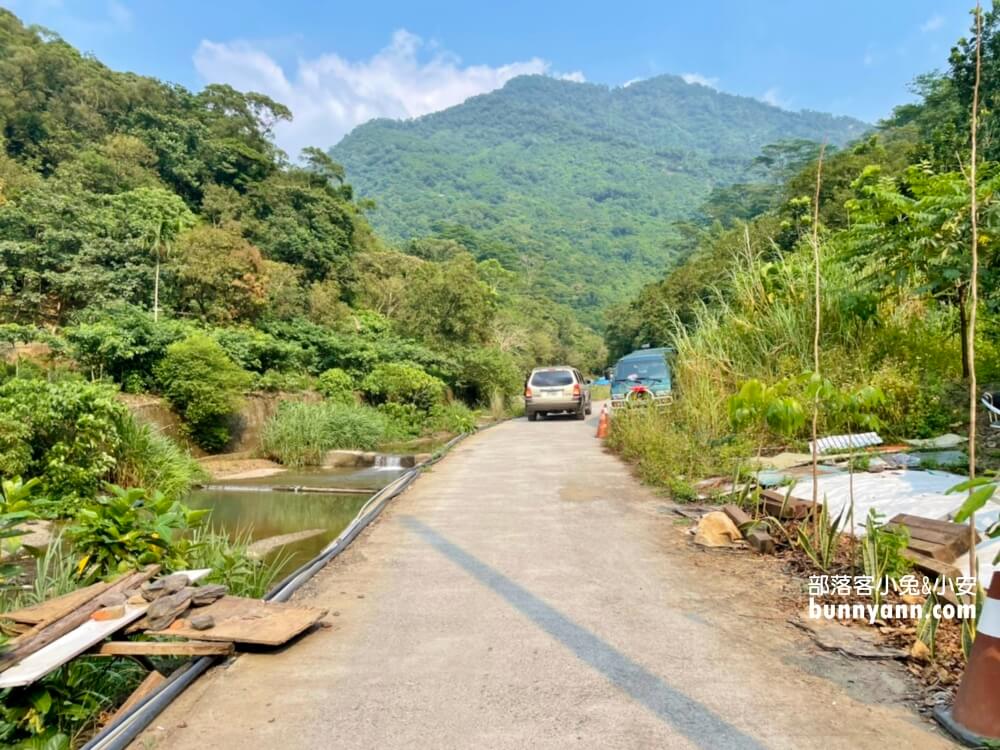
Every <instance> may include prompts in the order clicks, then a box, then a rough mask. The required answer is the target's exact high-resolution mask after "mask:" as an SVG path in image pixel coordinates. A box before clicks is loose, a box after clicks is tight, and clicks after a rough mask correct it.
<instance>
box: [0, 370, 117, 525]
mask: <svg viewBox="0 0 1000 750" xmlns="http://www.w3.org/2000/svg"><path fill="white" fill-rule="evenodd" d="M115 393H116V391H115V389H114V388H113V387H111V386H109V385H106V384H101V383H88V382H86V381H83V380H81V379H79V378H67V379H64V380H58V381H54V382H49V381H46V380H38V379H25V378H13V379H11V380H8V381H7V382H6V383H3V384H0V414H2V415H3V417H2V418H0V475H3V476H7V477H11V476H37V477H40V478H41V479H42V484H43V486H44V489H45V492H46V493H47V494H48V495H49V496H50V497H52V498H53V499H59V501H60V502H61V503H63V504H64V505H66V506H68V505H69V504H71V503H72V502H73V500H74V499H79V498H89V497H92V496H93V495H94V494H95V493H96V492H97V490H98V489H99V488H100V485H101V482H102V480H103V479H104V477H105V476H107V474H108V472H109V471H111V469H112V468H113V467H114V465H115V455H116V454H117V452H118V450H119V447H120V440H119V437H118V431H117V427H118V425H119V424H120V423H121V422H122V420H123V419H124V418H125V415H126V409H125V406H124V405H122V404H121V403H120V402H119V401H118V400H117V398H116V397H115Z"/></svg>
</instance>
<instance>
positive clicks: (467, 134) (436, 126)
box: [331, 75, 866, 322]
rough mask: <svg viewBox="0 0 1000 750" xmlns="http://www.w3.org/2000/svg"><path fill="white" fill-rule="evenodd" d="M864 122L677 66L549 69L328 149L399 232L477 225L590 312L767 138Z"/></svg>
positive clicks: (649, 264)
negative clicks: (629, 71) (640, 76)
mask: <svg viewBox="0 0 1000 750" xmlns="http://www.w3.org/2000/svg"><path fill="white" fill-rule="evenodd" d="M865 128H866V126H865V124H864V123H861V122H859V121H857V120H853V119H850V118H846V117H833V116H830V115H826V114H820V113H816V112H798V113H796V112H788V111H785V110H782V109H779V108H777V107H772V106H770V105H767V104H764V103H762V102H759V101H757V100H755V99H750V98H746V97H740V96H732V95H730V94H723V93H720V92H718V91H715V90H713V89H711V88H708V87H706V86H701V85H696V84H688V83H685V82H684V81H683V80H682V79H680V78H678V77H675V76H666V75H665V76H659V77H656V78H651V79H649V80H645V81H640V82H637V83H634V84H632V85H630V86H627V87H622V88H613V89H609V88H607V87H605V86H598V85H594V84H581V83H575V82H570V81H563V80H556V79H553V78H549V77H544V76H524V77H519V78H515V79H513V80H512V81H510V82H509V83H507V85H506V86H504V87H503V88H502V89H500V90H498V91H494V92H492V93H489V94H484V95H482V96H477V97H473V98H472V99H469V100H468V101H466V102H465V103H463V104H460V105H458V106H456V107H452V108H450V109H447V110H444V111H442V112H438V113H435V114H430V115H427V116H425V117H421V118H418V119H415V120H410V121H393V120H376V121H373V122H369V123H367V124H365V125H362V126H360V127H358V128H356V129H355V130H354V131H353V132H352V133H350V134H349V135H348V136H346V137H345V138H344V139H343V140H342V141H341V142H340V143H339V144H337V145H336V146H335V147H334V148H333V149H332V151H331V153H332V155H333V157H334V158H335V159H336V160H337V161H338V162H340V163H342V164H343V165H344V166H345V168H346V171H347V175H348V178H349V179H350V180H351V182H352V183H353V184H354V185H355V187H356V189H357V190H358V193H359V195H362V196H365V197H370V198H373V199H374V200H375V202H376V204H377V206H378V207H377V209H376V210H375V211H373V212H371V213H370V218H371V221H372V222H373V224H374V225H375V226H376V227H377V228H378V229H379V230H381V231H383V232H384V233H386V234H387V235H388V236H391V237H400V238H408V237H414V236H421V235H427V234H430V233H435V232H438V233H440V232H444V233H446V234H447V233H448V232H449V231H450V230H452V229H453V225H459V226H464V227H469V228H471V229H473V230H475V231H476V232H478V233H480V234H481V235H484V236H486V237H487V238H489V239H492V240H500V241H502V243H504V244H505V245H506V248H497V247H495V248H494V250H493V254H494V255H497V256H501V255H503V256H505V257H499V260H500V261H501V262H502V263H503V264H504V265H505V266H506V267H508V268H510V269H512V270H519V271H521V270H523V271H525V272H526V273H528V274H529V275H530V276H531V277H532V280H533V281H534V282H535V284H536V286H537V288H539V289H540V290H541V291H543V292H544V293H546V294H547V295H548V296H550V297H552V298H553V299H556V300H559V301H563V302H567V303H569V304H571V305H572V306H573V307H575V308H577V309H578V310H582V311H584V314H585V317H586V319H588V320H589V321H591V322H596V321H597V320H598V319H599V316H598V311H599V309H600V308H602V307H603V306H605V305H606V304H607V303H609V302H613V301H616V300H620V299H621V298H622V297H623V296H625V295H627V294H631V293H632V292H634V291H635V289H636V288H637V287H638V286H639V285H640V284H641V283H642V282H643V281H646V280H648V278H649V276H650V274H651V273H652V274H659V273H662V269H663V268H664V267H665V265H666V263H667V261H668V260H669V259H670V258H671V257H672V256H673V255H674V254H675V253H676V251H677V245H676V244H675V241H676V238H677V235H676V233H675V231H674V229H673V226H672V225H673V223H674V222H676V221H678V220H683V219H690V218H692V217H695V216H697V214H698V211H699V207H700V206H701V204H702V202H703V201H704V199H705V198H706V197H707V196H708V195H709V193H710V191H711V190H712V188H713V187H714V186H717V185H725V184H730V183H737V182H741V181H745V180H747V179H748V178H749V177H750V176H751V175H753V174H755V173H756V172H757V167H756V165H755V164H754V159H755V157H757V156H758V155H759V154H760V152H761V149H762V148H763V147H764V146H765V145H768V144H773V143H776V142H781V141H796V140H803V139H805V140H812V141H822V140H824V139H826V140H828V141H829V143H830V144H832V145H840V144H843V143H845V142H847V141H849V140H851V139H854V138H857V137H858V136H860V135H861V134H862V133H863V132H864V130H865Z"/></svg>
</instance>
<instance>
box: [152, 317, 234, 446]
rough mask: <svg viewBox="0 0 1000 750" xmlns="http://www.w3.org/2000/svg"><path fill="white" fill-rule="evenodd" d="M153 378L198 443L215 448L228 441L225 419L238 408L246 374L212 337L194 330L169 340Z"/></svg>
mask: <svg viewBox="0 0 1000 750" xmlns="http://www.w3.org/2000/svg"><path fill="white" fill-rule="evenodd" d="M156 378H157V381H158V382H159V384H160V388H161V389H162V392H163V395H164V396H166V397H167V399H168V400H169V401H170V403H171V404H172V405H173V406H174V408H175V409H177V411H178V412H179V413H180V415H181V418H182V419H183V420H184V423H185V427H186V429H187V430H188V432H189V433H190V435H191V437H192V438H194V440H195V442H196V443H198V445H200V446H201V447H202V448H205V449H206V450H218V449H220V448H222V447H223V446H224V445H225V444H226V443H227V442H229V426H228V425H227V424H226V420H227V417H229V415H230V414H232V413H233V412H234V411H236V409H237V408H239V405H240V401H241V394H242V391H243V389H245V388H246V387H247V386H248V385H249V383H250V377H249V375H248V373H247V372H246V371H245V370H243V369H241V368H240V367H239V366H238V365H236V364H235V363H234V362H233V361H232V360H231V359H230V358H229V357H228V356H227V355H226V352H225V351H224V350H223V349H222V347H221V346H220V345H219V343H218V342H217V341H216V340H215V339H212V338H209V337H208V336H206V335H204V334H195V335H194V336H190V337H188V338H186V339H184V340H183V341H178V342H175V343H173V344H171V345H170V346H168V347H167V352H166V354H165V355H164V357H163V359H162V361H161V362H160V363H159V364H158V365H157V366H156Z"/></svg>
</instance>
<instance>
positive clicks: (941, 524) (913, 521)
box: [889, 513, 968, 534]
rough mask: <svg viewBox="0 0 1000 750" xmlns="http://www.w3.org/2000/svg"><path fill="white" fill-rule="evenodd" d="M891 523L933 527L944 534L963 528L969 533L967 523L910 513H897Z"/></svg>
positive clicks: (954, 532) (890, 520)
mask: <svg viewBox="0 0 1000 750" xmlns="http://www.w3.org/2000/svg"><path fill="white" fill-rule="evenodd" d="M889 523H897V524H905V525H906V526H907V527H909V528H910V529H915V528H920V529H932V530H934V531H940V532H942V533H944V534H957V533H958V531H959V529H961V530H964V531H965V533H966V534H968V527H967V526H966V525H965V524H961V523H952V522H951V521H942V520H940V519H937V518H924V517H922V516H913V515H910V514H909V513H900V514H898V515H895V516H893V517H892V518H890V519H889Z"/></svg>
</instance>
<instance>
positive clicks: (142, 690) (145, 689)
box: [105, 669, 167, 726]
mask: <svg viewBox="0 0 1000 750" xmlns="http://www.w3.org/2000/svg"><path fill="white" fill-rule="evenodd" d="M166 681H167V678H166V677H164V676H163V675H162V674H160V673H159V672H157V671H156V670H155V669H154V670H153V671H152V672H150V673H149V674H148V675H146V679H144V680H143V681H142V682H140V683H139V687H137V688H136V689H135V690H133V691H132V694H131V695H130V696H129V697H128V698H126V699H125V702H124V703H123V704H122V705H121V706H120V707H119V709H118V710H117V711H115V712H114V714H112V716H111V718H110V719H108V721H107V722H106V724H105V726H107V725H108V724H113V723H114V722H115V721H117V720H118V718H119V717H121V716H125V715H126V714H127V713H128V712H129V711H131V710H132V707H133V706H135V705H137V704H138V703H139V701H141V700H142V699H143V698H145V697H146V696H147V695H149V694H150V693H152V692H153V691H154V690H156V689H157V688H159V687H160V685H162V684H163V683H164V682H166Z"/></svg>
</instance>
